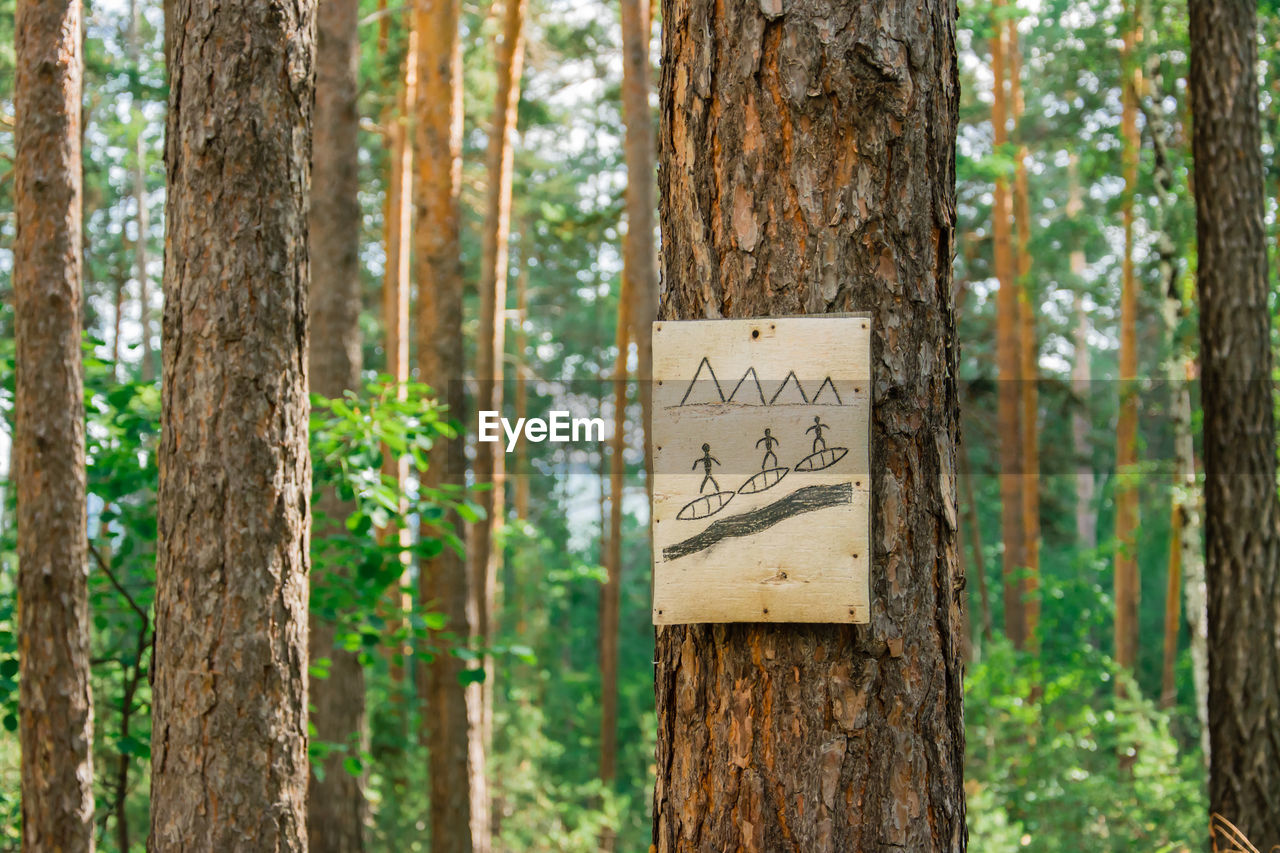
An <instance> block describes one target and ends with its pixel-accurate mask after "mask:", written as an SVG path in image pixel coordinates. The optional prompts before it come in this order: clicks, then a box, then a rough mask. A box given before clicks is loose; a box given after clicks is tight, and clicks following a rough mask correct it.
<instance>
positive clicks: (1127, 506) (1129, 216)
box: [1115, 0, 1142, 694]
mask: <svg viewBox="0 0 1280 853" xmlns="http://www.w3.org/2000/svg"><path fill="white" fill-rule="evenodd" d="M1137 3H1138V0H1129V2H1128V5H1127V9H1128V12H1129V15H1130V18H1131V21H1130V24H1129V26H1128V28H1127V29H1126V30H1125V34H1124V47H1123V49H1122V50H1121V54H1120V63H1121V66H1122V81H1123V82H1122V84H1121V86H1122V89H1123V92H1122V95H1121V97H1122V106H1121V118H1120V135H1121V138H1122V141H1123V143H1124V155H1123V160H1124V195H1123V199H1122V217H1123V220H1124V259H1123V262H1122V265H1121V283H1120V369H1119V376H1118V379H1119V382H1120V413H1119V416H1118V417H1117V419H1116V487H1115V503H1116V526H1115V537H1116V555H1115V602H1116V614H1115V658H1116V663H1117V664H1118V665H1119V666H1120V667H1121V668H1122V669H1124V670H1126V671H1128V672H1129V673H1132V672H1133V669H1134V665H1135V664H1136V663H1137V660H1138V601H1139V597H1140V595H1139V593H1140V585H1139V576H1138V555H1137V529H1138V488H1137V483H1136V482H1135V478H1136V477H1137V476H1138V470H1137V466H1138V389H1137V387H1136V383H1137V379H1138V336H1137V317H1138V281H1137V275H1136V274H1135V271H1134V263H1133V246H1134V231H1133V225H1134V211H1133V202H1134V195H1135V194H1136V193H1137V190H1138V152H1139V150H1140V147H1141V139H1140V138H1139V136H1138V92H1139V90H1140V88H1141V85H1142V72H1141V70H1140V69H1139V67H1138V66H1137V58H1136V56H1135V53H1136V49H1137V44H1138V40H1139V39H1140V37H1141V31H1140V29H1139V25H1138V21H1137V14H1136V7H1137ZM1116 690H1117V691H1118V692H1119V693H1121V694H1123V693H1124V691H1125V682H1124V679H1119V680H1117V681H1116Z"/></svg>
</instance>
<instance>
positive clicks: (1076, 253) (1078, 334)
mask: <svg viewBox="0 0 1280 853" xmlns="http://www.w3.org/2000/svg"><path fill="white" fill-rule="evenodd" d="M1079 162H1080V158H1079V155H1077V154H1076V153H1075V152H1074V151H1073V152H1072V153H1071V157H1070V160H1069V161H1068V166H1067V180H1068V182H1069V186H1068V190H1067V192H1068V196H1067V217H1068V218H1069V219H1070V220H1071V221H1072V222H1073V223H1074V222H1076V221H1077V220H1078V219H1079V217H1080V210H1081V208H1082V207H1083V202H1082V200H1081V195H1082V193H1081V189H1080V175H1079ZM1074 242H1075V243H1076V246H1077V248H1073V249H1072V250H1071V256H1070V264H1071V275H1072V276H1073V277H1074V278H1075V279H1076V280H1075V282H1074V286H1075V297H1074V299H1073V300H1072V303H1071V313H1072V316H1073V317H1074V318H1075V326H1074V329H1073V330H1072V335H1071V344H1072V364H1071V385H1072V389H1073V391H1074V393H1075V395H1076V397H1077V399H1078V406H1077V408H1076V411H1075V412H1074V413H1073V414H1072V416H1071V444H1072V449H1073V451H1074V456H1075V458H1076V468H1077V470H1076V472H1075V486H1076V539H1077V540H1078V541H1079V543H1080V547H1082V548H1090V549H1091V548H1096V547H1097V546H1098V516H1097V514H1096V513H1095V512H1094V508H1093V495H1094V476H1093V444H1092V442H1091V441H1090V432H1091V425H1090V418H1089V413H1090V406H1091V405H1092V401H1093V389H1092V387H1091V385H1090V382H1091V377H1092V372H1091V370H1090V366H1089V355H1090V350H1089V314H1088V312H1086V311H1085V308H1084V298H1083V297H1082V296H1081V295H1080V288H1081V287H1082V285H1083V284H1084V281H1083V279H1084V274H1085V270H1086V267H1087V263H1086V261H1085V256H1084V249H1081V248H1078V246H1079V243H1080V238H1079V236H1078V235H1077V236H1076V238H1075V241H1074Z"/></svg>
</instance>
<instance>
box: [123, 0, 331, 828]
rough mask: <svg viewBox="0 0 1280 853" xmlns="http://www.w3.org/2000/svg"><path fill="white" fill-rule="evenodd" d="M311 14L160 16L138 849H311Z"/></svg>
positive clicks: (268, 1) (299, 5) (239, 4)
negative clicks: (153, 553)
mask: <svg viewBox="0 0 1280 853" xmlns="http://www.w3.org/2000/svg"><path fill="white" fill-rule="evenodd" d="M314 11H315V7H314V5H313V4H312V3H310V2H306V0H303V2H281V0H228V2H224V3H222V4H220V5H216V6H215V5H208V4H204V3H198V2H193V0H167V2H166V4H165V20H166V38H165V44H166V53H167V59H168V68H169V118H168V128H167V134H166V137H167V143H166V149H167V150H166V157H165V159H166V165H167V168H168V199H167V205H166V233H167V240H166V242H167V245H168V251H167V253H166V258H165V261H166V263H165V288H164V289H165V295H166V297H167V298H166V300H165V309H164V345H163V347H162V348H161V352H162V355H163V365H164V376H163V383H162V418H163V424H164V428H163V431H162V436H161V440H160V449H159V460H160V487H159V493H158V496H157V506H158V508H159V545H158V553H157V557H156V605H155V610H156V638H155V683H154V688H153V691H154V693H153V696H154V699H153V708H154V717H153V722H152V737H151V744H152V759H151V837H150V840H149V842H148V849H152V850H236V849H242V848H243V846H244V845H245V843H246V839H252V844H253V846H254V847H255V848H257V849H265V850H275V851H303V850H306V849H307V819H306V798H307V769H308V768H307V700H308V696H307V661H308V658H307V581H308V578H307V575H308V568H309V563H310V558H309V553H308V543H309V538H310V511H309V507H308V503H309V499H310V491H311V466H310V459H309V454H308V450H307V415H308V410H309V404H308V400H307V312H308V307H307V302H308V295H307V291H308V281H309V273H308V261H307V195H308V187H309V184H310V170H309V163H310V159H311V119H312V106H311V105H312V99H313V94H314V82H313V76H312V75H313V56H314V32H315V19H314ZM246 80H251V81H253V84H252V86H249V85H246V82H245V81H246ZM210 199H216V200H217V203H216V204H211V203H210Z"/></svg>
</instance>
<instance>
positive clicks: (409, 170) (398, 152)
mask: <svg viewBox="0 0 1280 853" xmlns="http://www.w3.org/2000/svg"><path fill="white" fill-rule="evenodd" d="M384 20H389V19H386V18H384ZM416 23H417V18H416V17H415V16H413V15H409V16H408V24H409V27H408V37H407V39H406V44H405V58H404V63H405V64H404V80H403V88H401V90H400V93H399V95H398V96H397V106H398V109H393V110H389V111H388V115H387V117H386V123H387V126H386V143H387V198H386V203H385V205H384V210H383V233H384V239H383V245H384V246H385V247H386V268H385V269H384V270H383V275H382V329H383V350H384V351H385V352H386V359H387V360H386V365H385V373H386V375H387V376H389V377H390V378H391V380H392V381H393V382H395V383H396V385H397V390H396V398H397V399H400V400H404V399H406V397H407V394H408V389H407V387H406V383H407V382H408V381H409V293H410V260H411V252H410V249H411V248H412V245H413V243H412V239H411V237H412V230H413V144H412V140H411V138H410V127H409V113H410V110H412V109H413V107H414V105H415V103H416V101H417V97H418V38H419V36H418V29H417V26H416ZM384 55H385V53H384ZM382 454H383V457H382V458H383V462H382V474H383V476H384V477H387V478H390V480H391V481H392V482H393V483H394V484H395V489H396V492H397V494H400V493H403V491H404V487H405V482H406V480H407V479H408V477H409V460H408V459H407V458H403V457H397V456H396V455H395V454H393V453H391V452H390V450H389V449H388V448H386V447H384V448H383V449H382ZM403 506H404V504H403V501H402V502H401V507H402V508H403ZM378 538H379V541H380V542H382V543H384V544H386V543H390V542H393V541H394V542H396V543H398V544H399V545H400V546H401V547H402V548H404V547H405V546H407V545H408V544H409V531H408V529H407V528H401V527H400V526H399V525H397V524H395V523H394V522H393V523H391V524H389V525H387V526H386V527H384V528H382V529H381V530H379V531H378ZM401 562H402V563H403V565H404V570H403V572H402V573H401V583H400V587H393V588H392V589H390V590H388V593H387V601H386V609H387V616H388V619H387V632H388V634H392V635H394V634H395V633H397V632H398V631H400V630H401V629H402V628H403V627H404V616H405V613H406V611H407V610H408V608H409V606H410V601H409V600H408V598H407V596H406V595H405V593H404V592H403V591H402V589H401V588H402V587H403V586H404V584H405V583H407V582H408V580H409V552H408V551H407V550H405V551H404V552H403V553H402V556H401ZM407 652H408V649H407V648H404V647H400V648H394V647H393V648H389V650H388V653H389V655H390V661H389V668H390V674H391V681H392V683H393V684H395V685H397V687H398V686H399V685H400V684H402V682H403V681H404V656H405V654H406V653H407ZM397 695H398V694H397Z"/></svg>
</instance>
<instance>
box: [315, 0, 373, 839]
mask: <svg viewBox="0 0 1280 853" xmlns="http://www.w3.org/2000/svg"><path fill="white" fill-rule="evenodd" d="M358 12H359V7H358V3H357V2H356V0H320V3H319V7H318V13H317V17H316V104H315V125H314V127H315V130H314V151H313V155H312V158H311V180H312V192H311V220H310V225H311V260H312V267H311V269H312V274H311V332H312V338H311V341H312V343H311V362H310V372H311V390H312V391H314V392H315V393H317V394H321V395H323V396H325V397H341V396H342V394H343V393H344V392H346V391H352V390H357V389H358V388H359V387H360V368H361V338H360V304H361V285H360V199H359V192H360V181H359V178H360V175H359V140H358V129H359V124H358V122H359V114H358V112H357V108H356V95H357V91H358V89H357V79H356V69H357V64H358V62H359V50H360V43H359V38H358V33H357V31H356V27H357V18H358ZM353 509H354V507H353V506H352V505H351V504H350V503H348V502H345V501H342V500H339V499H338V496H337V494H336V493H334V492H333V491H332V490H326V491H325V492H324V493H323V494H322V495H321V497H320V504H319V506H318V507H317V510H318V512H319V514H321V515H323V516H324V518H325V519H327V521H322V522H321V523H322V524H325V525H326V526H325V527H321V526H317V529H316V531H315V533H316V535H317V536H318V537H323V536H325V535H327V534H328V533H331V532H333V533H336V532H338V531H340V530H342V529H343V527H342V523H343V521H344V520H345V519H346V518H347V516H349V515H350V514H351V512H352V510H353ZM347 571H348V569H347V568H346V567H343V566H337V565H334V566H327V567H324V568H323V570H319V571H316V572H315V573H314V575H313V578H312V584H313V585H314V586H315V587H316V588H317V589H322V588H325V587H328V586H332V585H335V584H338V583H341V580H340V576H341V575H343V574H345V573H346V572H347ZM334 635H335V629H334V625H333V624H332V623H331V622H328V621H326V620H324V619H321V618H319V617H317V616H316V615H315V614H312V616H311V659H312V660H324V659H326V658H327V659H328V660H329V661H331V664H330V666H329V677H328V678H318V679H314V680H312V682H311V703H312V705H313V706H314V707H315V711H314V713H313V714H312V716H311V724H312V725H313V726H314V727H315V737H316V739H317V740H318V741H320V742H322V743H330V744H338V745H339V748H337V749H335V750H333V751H332V752H330V753H329V755H328V757H327V758H326V759H325V761H324V764H323V768H322V770H323V772H322V773H316V772H313V773H312V774H311V779H310V788H309V791H308V794H307V834H308V837H309V838H310V841H311V851H312V853H321V851H323V852H324V853H351V851H359V850H362V849H363V848H364V817H365V802H364V793H363V792H362V790H361V777H360V776H355V775H352V774H351V773H349V772H348V771H347V770H346V768H345V767H344V766H343V762H344V760H345V759H347V758H348V757H359V754H360V750H361V749H362V746H363V744H364V742H365V698H364V669H363V667H362V666H361V665H360V658H359V656H358V654H357V653H356V652H351V651H347V650H346V649H345V648H343V647H342V646H341V645H340V644H337V643H335V641H334Z"/></svg>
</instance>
